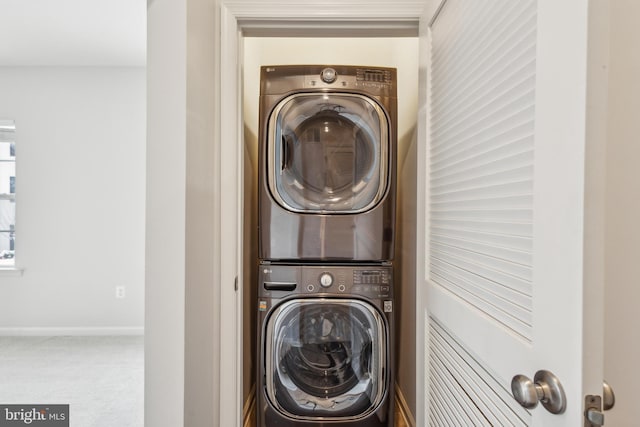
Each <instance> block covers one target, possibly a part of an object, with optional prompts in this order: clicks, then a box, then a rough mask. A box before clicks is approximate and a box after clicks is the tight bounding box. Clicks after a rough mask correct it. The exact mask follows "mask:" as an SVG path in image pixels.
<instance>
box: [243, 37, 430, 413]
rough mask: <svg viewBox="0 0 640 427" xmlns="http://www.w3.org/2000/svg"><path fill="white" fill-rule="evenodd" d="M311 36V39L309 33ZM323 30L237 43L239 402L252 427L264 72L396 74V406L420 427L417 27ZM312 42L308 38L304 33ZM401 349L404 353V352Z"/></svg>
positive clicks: (254, 385) (255, 360)
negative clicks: (337, 33)
mask: <svg viewBox="0 0 640 427" xmlns="http://www.w3.org/2000/svg"><path fill="white" fill-rule="evenodd" d="M312 33H313V32H312ZM326 34H327V32H326V30H325V31H324V32H321V31H320V32H317V33H316V34H312V35H313V37H308V36H307V37H298V36H297V34H296V35H294V36H291V34H287V37H275V36H274V34H273V32H271V31H265V32H264V33H260V32H256V31H255V30H251V31H247V32H246V33H245V35H244V37H243V38H242V39H241V41H240V47H239V50H240V52H241V56H240V58H241V63H242V67H241V86H242V91H241V92H242V106H241V111H242V118H243V120H242V129H243V138H242V140H243V147H242V150H243V151H242V152H243V158H242V160H241V162H242V165H243V168H244V170H243V176H242V179H243V187H242V190H243V191H242V194H243V206H244V212H243V215H242V218H243V223H242V231H243V241H242V247H243V251H242V275H243V278H244V279H243V289H242V291H243V297H242V307H241V311H242V322H243V331H242V332H243V333H242V337H243V342H242V352H243V357H242V366H241V369H242V378H243V380H242V402H243V403H244V407H243V422H244V425H254V424H251V423H252V422H253V419H252V416H253V415H254V411H255V409H254V403H255V400H254V399H255V392H256V391H255V390H256V365H255V364H256V363H257V360H258V358H257V357H256V355H257V338H256V336H257V335H256V334H257V333H258V331H257V330H256V329H257V327H256V313H257V307H258V301H257V287H258V280H257V258H258V256H257V248H258V234H257V224H258V207H257V206H258V204H257V185H258V100H259V84H260V81H259V79H260V66H262V65H285V64H288V65H291V64H334V65H336V64H340V65H364V66H383V67H393V68H396V69H397V70H398V156H397V168H398V188H397V191H398V200H397V215H396V230H397V232H396V255H395V260H394V281H395V283H396V284H398V285H397V286H396V295H395V297H396V307H395V312H396V331H394V332H395V334H396V343H395V349H394V351H395V353H396V367H397V371H396V385H395V386H396V395H397V396H398V398H397V404H398V406H400V408H401V411H402V414H403V415H404V416H405V417H406V418H407V425H415V421H414V419H413V417H414V414H415V411H416V396H415V390H416V372H415V366H416V360H415V357H416V351H415V345H416V343H415V335H416V334H415V332H416V330H415V328H416V324H415V319H416V316H415V286H416V283H415V276H416V275H415V269H416V259H415V254H416V250H415V246H416V240H415V239H416V233H415V229H416V191H417V186H416V171H417V167H416V166H417V165H416V160H417V137H416V128H417V122H416V120H417V117H418V112H417V110H418V71H419V70H418V60H417V55H416V52H417V51H418V38H417V28H416V29H414V31H412V32H409V31H407V32H406V33H402V34H400V36H398V34H393V35H388V36H379V37H362V36H359V37H355V36H348V35H346V36H344V37H327V35H326ZM307 35H308V34H307ZM400 349H402V351H400Z"/></svg>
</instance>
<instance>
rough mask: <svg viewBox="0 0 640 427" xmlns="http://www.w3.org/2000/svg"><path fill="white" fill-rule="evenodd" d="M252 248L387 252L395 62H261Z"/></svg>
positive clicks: (340, 257)
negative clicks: (255, 242) (383, 65)
mask: <svg viewBox="0 0 640 427" xmlns="http://www.w3.org/2000/svg"><path fill="white" fill-rule="evenodd" d="M260 82H261V84H260V114H259V115H260V131H259V171H258V173H259V180H260V182H259V186H258V187H259V190H258V191H259V220H258V222H259V241H260V243H259V258H260V259H267V260H281V261H286V260H298V261H353V262H368V261H385V260H392V259H393V251H394V223H395V198H396V166H395V164H396V145H397V143H396V140H397V99H396V70H395V69H393V68H380V67H358V66H336V65H331V66H329V65H304V66H302V65H292V66H265V67H262V69H261V80H260Z"/></svg>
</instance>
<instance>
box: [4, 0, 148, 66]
mask: <svg viewBox="0 0 640 427" xmlns="http://www.w3.org/2000/svg"><path fill="white" fill-rule="evenodd" d="M146 33H147V3H146V0H0V67H3V66H4V67H7V66H99V67H102V66H106V67H143V66H145V63H146V38H147V34H146Z"/></svg>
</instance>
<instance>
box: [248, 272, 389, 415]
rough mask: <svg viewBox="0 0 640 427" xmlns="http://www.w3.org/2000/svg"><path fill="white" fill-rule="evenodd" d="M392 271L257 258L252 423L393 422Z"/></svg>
mask: <svg viewBox="0 0 640 427" xmlns="http://www.w3.org/2000/svg"><path fill="white" fill-rule="evenodd" d="M392 274H393V273H392V267H391V266H389V265H359V266H355V265H321V264H319V265H295V264H288V265H286V264H284V265H283V264H273V263H261V264H260V274H259V278H260V284H261V286H260V289H259V292H258V310H259V315H258V335H259V343H258V349H259V350H258V351H259V354H258V360H259V364H258V376H257V378H258V390H257V402H258V413H257V418H258V427H301V426H311V427H313V426H316V427H320V426H329V425H331V426H332V427H364V426H367V427H383V426H384V427H392V426H393V399H394V393H393V386H392V385H393V383H394V378H393V369H392V367H393V357H392V348H393V335H392V331H393V329H392V328H393V278H392Z"/></svg>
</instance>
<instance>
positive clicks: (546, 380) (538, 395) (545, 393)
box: [511, 370, 567, 414]
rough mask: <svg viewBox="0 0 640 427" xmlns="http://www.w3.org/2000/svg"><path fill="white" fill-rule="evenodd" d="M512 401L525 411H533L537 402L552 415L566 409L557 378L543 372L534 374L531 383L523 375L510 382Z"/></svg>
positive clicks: (564, 397) (562, 392)
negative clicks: (514, 400)
mask: <svg viewBox="0 0 640 427" xmlns="http://www.w3.org/2000/svg"><path fill="white" fill-rule="evenodd" d="M511 392H512V393H513V397H514V399H516V401H517V402H518V403H519V404H520V405H521V406H522V407H523V408H526V409H533V408H535V407H536V406H538V402H540V403H542V406H544V407H545V409H546V410H547V411H549V412H551V413H552V414H561V413H563V412H564V410H565V409H566V407H567V398H566V395H565V394H564V389H563V388H562V384H560V381H559V380H558V377H556V376H555V375H553V373H551V372H549V371H545V370H541V371H538V372H536V374H535V376H534V377H533V381H531V380H530V379H529V378H528V377H526V376H524V375H516V376H515V377H513V379H512V380H511Z"/></svg>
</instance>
